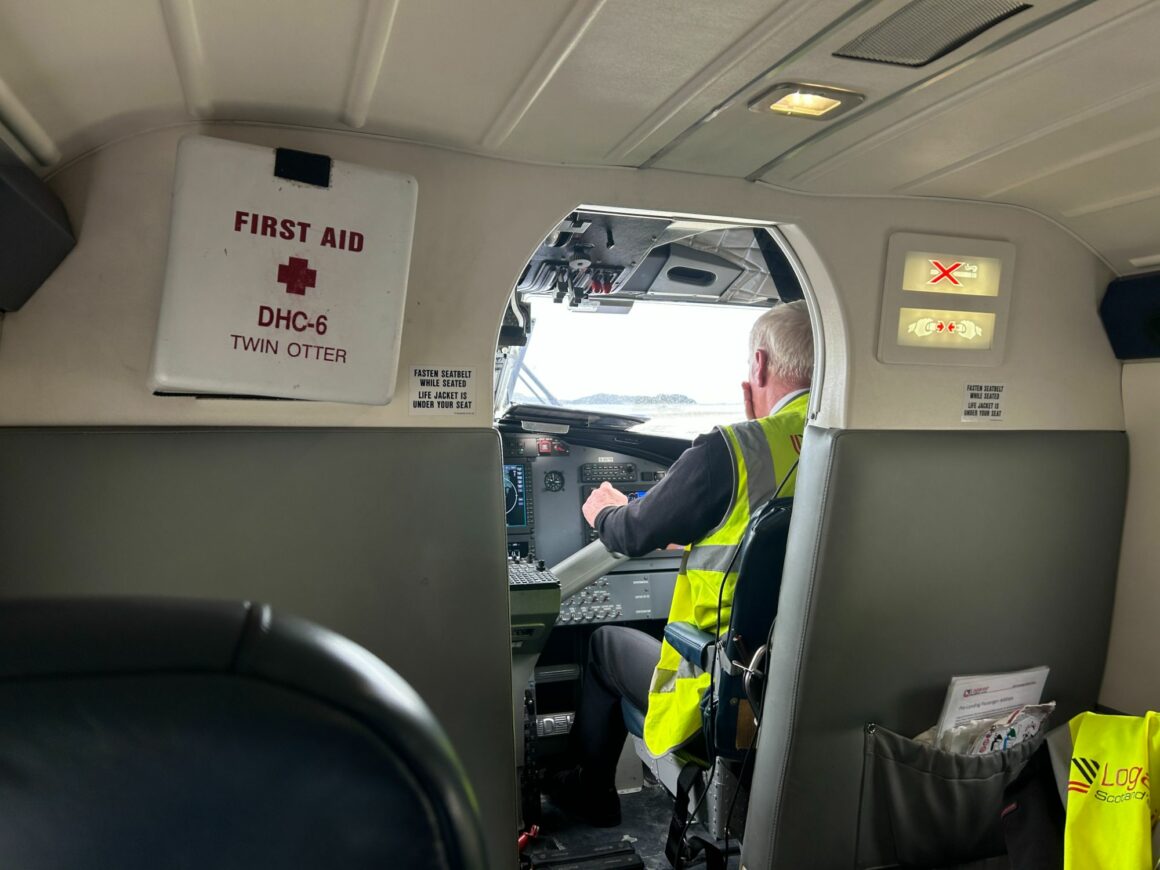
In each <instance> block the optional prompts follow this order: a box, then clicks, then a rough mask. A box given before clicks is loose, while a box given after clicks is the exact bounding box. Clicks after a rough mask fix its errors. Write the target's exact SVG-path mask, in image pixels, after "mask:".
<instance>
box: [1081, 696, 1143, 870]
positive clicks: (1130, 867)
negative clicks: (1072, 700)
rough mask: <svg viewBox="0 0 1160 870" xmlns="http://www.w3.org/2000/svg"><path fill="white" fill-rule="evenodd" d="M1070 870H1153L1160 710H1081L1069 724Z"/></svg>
mask: <svg viewBox="0 0 1160 870" xmlns="http://www.w3.org/2000/svg"><path fill="white" fill-rule="evenodd" d="M1068 726H1069V729H1070V731H1071V746H1072V750H1071V767H1070V768H1069V769H1068V783H1067V822H1066V825H1065V827H1064V831H1063V866H1064V867H1065V868H1066V870H1113V868H1114V870H1149V868H1151V867H1152V860H1153V859H1152V824H1153V822H1154V821H1155V820H1156V818H1157V815H1158V814H1160V795H1158V794H1157V793H1156V792H1155V791H1153V789H1152V776H1153V775H1156V774H1160V713H1148V714H1147V715H1145V716H1103V715H1100V714H1098V713H1080V714H1079V715H1078V716H1076V717H1075V718H1074V719H1072V720H1071V722H1069V723H1068Z"/></svg>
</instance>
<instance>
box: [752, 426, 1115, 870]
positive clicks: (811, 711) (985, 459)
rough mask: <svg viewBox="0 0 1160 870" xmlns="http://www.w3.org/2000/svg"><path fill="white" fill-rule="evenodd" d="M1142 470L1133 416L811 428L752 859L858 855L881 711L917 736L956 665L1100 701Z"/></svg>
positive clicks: (758, 783) (1057, 696) (1079, 703)
mask: <svg viewBox="0 0 1160 870" xmlns="http://www.w3.org/2000/svg"><path fill="white" fill-rule="evenodd" d="M1126 477H1127V439H1126V437H1125V435H1124V434H1123V433H1120V432H986V431H973V432H962V431H955V432H901V431H898V432H894V431H876V432H842V431H826V430H818V429H811V430H809V431H808V432H807V435H806V438H805V448H804V452H803V455H802V462H801V468H800V470H799V479H798V486H797V497H796V501H795V505H794V520H793V528H792V529H791V532H790V540H789V548H788V551H787V554H786V562H785V570H784V573H783V579H782V590H781V600H780V604H779V609H778V618H777V627H776V629H775V631H774V641H773V647H772V653H771V661H770V669H769V670H770V677H769V680H770V682H769V684H768V687H767V689H766V693H765V702H764V714H763V719H762V725H761V732H760V735H759V739H758V753H757V759H756V767H755V777H754V784H753V792H752V797H751V802H750V808H749V823H748V826H747V830H748V832H749V834H748V836H747V837H746V841H745V846H744V855H743V858H744V866H745V867H746V868H748V870H765V868H775V867H776V868H801V867H817V868H830V867H840V868H850V867H853V866H855V858H854V855H855V845H856V839H857V831H858V811H859V788H860V781H861V776H862V760H863V740H864V730H865V726H866V725H867V723H870V722H874V723H878V724H880V725H882V726H885V727H886V728H889V729H892V730H894V731H897V732H898V733H901V734H904V735H908V736H914V735H915V734H917V733H919V732H920V731H922V730H924V729H925V728H927V727H928V726H930V725H932V724H934V722H935V720H936V718H937V717H938V714H939V712H940V709H941V706H942V702H943V698H944V696H945V693H946V685H947V680H948V679H949V678H950V677H951V676H952V675H954V674H970V673H980V672H990V671H1003V670H1012V669H1017V668H1022V667H1027V666H1033V665H1040V664H1044V665H1049V666H1050V667H1051V676H1050V678H1049V680H1048V683H1047V689H1046V698H1047V699H1053V700H1055V701H1057V702H1058V705H1059V706H1058V708H1057V710H1056V713H1055V716H1054V718H1053V720H1052V722H1053V723H1054V724H1059V723H1062V722H1065V721H1066V720H1067V719H1068V718H1070V717H1071V716H1073V715H1074V714H1075V713H1077V712H1079V711H1081V710H1083V709H1087V708H1090V707H1092V706H1093V705H1094V704H1095V703H1096V700H1097V694H1098V691H1099V686H1100V680H1101V678H1102V674H1103V667H1104V657H1105V652H1106V648H1107V640H1108V630H1109V622H1110V617H1111V608H1112V599H1113V593H1114V585H1115V576H1116V565H1117V559H1118V553H1119V545H1120V535H1121V529H1122V525H1123V512H1124V502H1125V492H1126Z"/></svg>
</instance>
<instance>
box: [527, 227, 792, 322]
mask: <svg viewBox="0 0 1160 870" xmlns="http://www.w3.org/2000/svg"><path fill="white" fill-rule="evenodd" d="M516 290H517V293H518V294H519V295H520V296H521V297H523V298H527V297H529V296H550V297H552V298H553V299H554V301H556V302H560V303H563V302H567V303H568V305H569V306H570V307H572V308H583V309H596V308H599V309H600V310H606V309H608V310H611V309H613V308H618V309H623V310H627V308H628V307H630V306H631V304H632V302H634V301H636V300H640V299H646V298H647V299H654V300H657V301H681V302H701V303H741V304H755V303H756V304H761V303H766V304H768V303H770V302H774V301H777V300H782V301H791V300H793V299H800V298H801V296H802V294H801V287H800V285H799V283H798V281H797V278H796V276H795V275H794V273H793V270H792V269H791V268H790V267H789V264H788V260H786V258H785V255H784V253H783V252H782V251H781V250H780V248H779V247H778V246H777V244H776V242H774V241H773V239H772V237H771V236H770V235H769V233H768V231H767V230H766V229H765V228H764V227H752V226H741V227H728V226H726V227H722V226H721V225H720V224H715V225H713V224H708V223H698V222H697V221H690V220H674V219H670V218H664V217H649V216H638V215H624V214H606V213H601V212H597V211H589V210H583V209H581V210H577V211H575V212H573V213H572V214H570V215H569V216H568V217H567V218H565V219H564V220H563V221H561V222H560V224H559V225H558V226H556V227H555V228H554V229H553V230H552V232H551V233H549V234H548V236H547V238H546V239H544V242H543V243H542V244H541V245H540V247H539V248H538V249H537V250H536V253H535V254H534V255H533V257H532V259H531V261H530V262H529V263H528V265H527V267H526V268H525V269H524V273H523V275H522V276H521V278H520V281H519V283H518V284H517V285H516Z"/></svg>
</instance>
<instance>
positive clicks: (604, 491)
mask: <svg viewBox="0 0 1160 870" xmlns="http://www.w3.org/2000/svg"><path fill="white" fill-rule="evenodd" d="M623 504H628V496H627V495H625V494H624V493H623V492H621V491H620V490H619V489H616V488H615V487H613V485H612V484H611V483H609V482H608V481H607V480H606V481H604V483H602V484H600V486H599V487H598V488H597V489H594V490H593V491H592V495H590V496H588V500H587V501H586V502H584V507H582V508H581V509H580V510H581V512H582V513H583V514H584V519H585V520H587V521H588V525H590V526H592V528H596V518H597V517H598V516H599V515H600V512H601V511H602V510H604V509H605V508H606V507H620V506H621V505H623Z"/></svg>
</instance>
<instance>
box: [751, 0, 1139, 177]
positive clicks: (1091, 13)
mask: <svg viewBox="0 0 1160 870" xmlns="http://www.w3.org/2000/svg"><path fill="white" fill-rule="evenodd" d="M1104 3H1106V4H1108V6H1107V7H1105V6H1103V5H1102V4H1104ZM1140 3H1141V0H1099V2H1093V0H1043V2H1040V3H1037V4H1036V5H1035V6H1034V8H1033V9H1032V10H1029V11H1028V12H1025V13H1023V14H1021V15H1016V16H1015V17H1013V18H1010V19H1008V20H1007V21H1005V22H1004V23H1002V24H1000V25H998V26H997V27H996V28H994V29H993V30H992V31H988V34H994V37H993V38H991V39H981V40H976V41H974V42H971V43H968V45H967V46H964V47H963V48H961V49H959V50H958V51H956V52H952V53H951V54H950V55H947V57H946V58H945V59H944V60H945V65H943V66H941V67H940V68H938V69H932V68H931V67H924V68H922V69H920V70H915V71H914V77H913V79H912V80H911V81H910V83H909V84H908V85H906V86H905V87H904V88H903V89H900V90H898V91H896V92H895V93H893V94H890V95H884V97H883V99H881V100H880V101H879V102H877V103H875V104H871V105H868V106H866V107H865V108H863V109H861V110H859V111H858V112H857V114H856V115H852V116H847V117H844V118H839V119H837V120H835V121H833V122H830V123H829V124H827V125H825V129H824V130H822V131H821V132H820V133H819V134H818V135H817V136H815V137H814V138H813V139H812V140H807V142H806V143H803V147H802V148H800V149H795V150H793V151H790V152H787V153H783V154H780V155H778V154H771V155H770V158H769V163H768V164H767V165H766V166H765V167H764V168H762V169H760V170H759V172H760V177H761V178H762V179H763V180H766V181H770V182H774V183H777V184H782V185H787V186H792V187H795V188H798V189H803V190H812V191H819V192H833V191H834V190H836V189H838V188H839V187H841V188H843V189H846V190H850V191H852V192H855V191H856V192H869V191H870V189H873V190H874V191H875V192H888V191H890V190H892V189H893V186H894V184H896V183H897V182H896V181H892V179H890V178H886V177H884V176H883V173H887V174H889V173H890V172H891V171H892V166H893V164H894V163H895V162H896V161H899V160H901V161H908V160H913V161H915V162H916V164H917V171H916V172H915V173H914V174H912V175H911V176H910V178H914V177H917V176H919V175H921V174H925V172H928V171H930V169H931V168H932V165H933V167H938V166H945V165H947V164H948V163H951V162H953V160H954V159H955V155H954V154H948V153H947V152H946V150H945V146H944V145H942V144H941V142H945V141H952V142H955V143H958V142H959V141H960V140H965V141H967V142H969V143H972V144H973V143H976V142H978V141H980V140H987V141H988V144H990V143H993V142H994V141H996V139H997V137H996V134H995V133H994V130H996V129H1001V128H1003V127H1004V126H1005V125H1009V124H1011V123H1012V122H1013V118H1014V119H1017V118H1018V117H1019V116H1022V115H1025V114H1026V113H1028V112H1035V111H1037V110H1036V108H1035V107H1034V106H1033V105H1029V104H1028V102H1027V101H1026V99H1024V100H1022V101H1021V102H1020V103H1019V104H1018V105H1017V106H1016V107H1015V109H1014V110H1012V109H1011V108H1009V107H1008V105H1007V101H1008V100H1009V99H1010V98H1011V94H1012V92H1014V91H1015V90H1017V89H1018V88H1019V85H1020V82H1021V81H1023V80H1024V79H1025V78H1026V77H1027V76H1028V75H1030V74H1032V73H1034V72H1036V71H1038V70H1040V69H1043V68H1045V67H1050V66H1053V65H1054V64H1056V63H1060V62H1062V61H1064V60H1065V59H1066V58H1068V57H1069V56H1070V55H1071V52H1072V51H1073V46H1074V45H1075V44H1076V43H1077V41H1079V40H1082V39H1083V35H1084V34H1085V33H1086V32H1088V31H1090V30H1092V29H1093V28H1095V27H1097V26H1098V25H1099V24H1101V23H1103V21H1104V19H1105V18H1106V17H1107V16H1106V15H1105V14H1103V12H1104V10H1106V9H1107V8H1108V7H1111V6H1119V7H1120V9H1121V11H1122V10H1123V9H1124V8H1125V7H1134V6H1139V5H1140ZM1069 10H1070V11H1069ZM1054 16H1059V17H1058V18H1055V17H1054ZM931 66H932V67H933V66H934V65H931ZM1056 75H1057V78H1056V79H1055V80H1054V82H1053V84H1052V85H1051V86H1050V87H1049V88H1048V89H1047V90H1042V89H1041V90H1039V91H1035V92H1033V97H1032V99H1033V100H1044V99H1046V100H1054V101H1056V102H1055V105H1059V99H1060V97H1059V95H1060V94H1063V93H1066V90H1067V88H1065V87H1060V83H1061V82H1062V81H1064V80H1066V79H1065V77H1064V76H1062V74H1061V73H1060V72H1058V71H1057V74H1056ZM1048 78H1050V77H1048ZM980 97H982V98H983V99H984V105H986V104H987V101H989V103H990V105H992V106H994V107H995V108H992V109H991V111H990V114H989V115H988V116H987V118H986V123H985V124H983V125H982V127H981V128H979V127H978V126H977V125H976V126H968V125H966V124H964V123H960V122H959V113H960V111H961V110H963V109H964V107H965V106H967V105H970V104H971V103H972V101H975V100H977V99H978V98H980ZM936 135H937V136H941V137H943V138H942V140H941V141H940V140H932V141H928V137H931V136H936ZM956 147H958V146H957V145H956ZM868 170H869V171H868ZM755 175H757V173H755ZM907 180H909V178H908V179H907Z"/></svg>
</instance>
